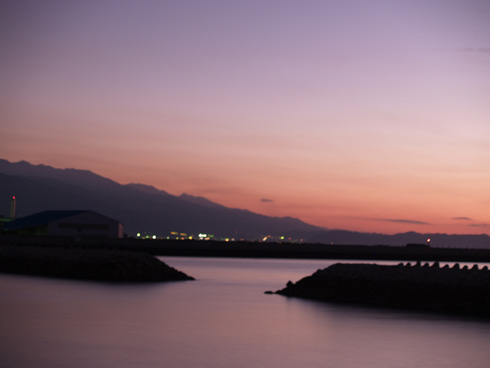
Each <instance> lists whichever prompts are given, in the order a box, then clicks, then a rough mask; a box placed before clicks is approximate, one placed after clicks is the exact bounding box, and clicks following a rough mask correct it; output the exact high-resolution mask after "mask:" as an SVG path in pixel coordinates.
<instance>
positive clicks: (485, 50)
mask: <svg viewBox="0 0 490 368" xmlns="http://www.w3.org/2000/svg"><path fill="white" fill-rule="evenodd" d="M461 51H463V52H473V53H478V54H489V53H490V47H466V48H464V49H461Z"/></svg>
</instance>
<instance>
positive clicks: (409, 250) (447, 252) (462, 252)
mask: <svg viewBox="0 0 490 368" xmlns="http://www.w3.org/2000/svg"><path fill="white" fill-rule="evenodd" d="M2 245H17V246H35V247H68V248H79V249H106V250H107V249H113V250H125V251H132V252H135V251H136V252H144V253H148V254H151V255H154V256H184V257H239V258H290V259H338V260H393V261H438V262H476V263H488V262H490V249H471V244H468V245H467V246H466V247H464V248H442V247H441V248H433V247H404V246H379V245H332V244H306V243H302V244H298V243H259V242H245V241H243V242H242V241H240V242H220V241H199V240H160V239H155V240H153V239H151V240H150V239H147V240H146V239H145V240H143V239H134V238H125V239H84V240H79V241H77V240H75V239H72V238H59V237H36V236H13V235H7V234H0V246H2Z"/></svg>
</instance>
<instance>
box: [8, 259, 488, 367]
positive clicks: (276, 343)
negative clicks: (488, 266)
mask: <svg viewBox="0 0 490 368" xmlns="http://www.w3.org/2000/svg"><path fill="white" fill-rule="evenodd" d="M164 260H165V261H166V262H167V263H169V264H170V265H171V266H174V267H176V268H179V269H181V270H182V271H184V272H186V273H188V274H190V275H192V276H194V277H196V278H197V279H198V281H194V282H182V283H181V282H178V283H168V284H150V285H114V284H99V283H91V282H81V281H68V280H54V279H43V278H35V277H24V276H12V275H0V325H1V326H2V328H1V329H0V349H2V352H1V355H2V358H3V359H2V367H7V368H9V367H21V366H27V367H30V366H32V367H67V366H70V367H74V368H78V367H80V368H81V367H113V366H114V367H120V368H125V367H135V366H142V367H150V368H152V367H163V366H164V367H191V368H192V367H213V368H215V367H218V368H219V367H230V366H233V367H255V366H267V367H281V368H288V367H298V366H322V367H324V366H327V367H329V366H330V367H354V366H362V367H375V366H376V367H380V366H382V367H407V366H415V365H421V366H430V367H436V368H438V367H444V368H451V367H458V368H459V367H461V366H463V365H464V366H466V367H486V366H487V365H488V361H489V359H490V353H489V352H488V349H487V345H488V342H489V341H490V323H488V322H483V321H477V320H471V319H469V320H463V319H458V318H450V317H441V316H435V315H430V314H422V313H403V312H396V311H387V310H381V309H366V308H357V307H346V306H340V305H334V304H328V303H320V302H315V301H306V300H300V299H292V298H286V297H282V296H279V295H265V294H264V293H263V292H264V291H265V290H276V289H279V288H282V287H283V286H284V285H285V283H286V282H287V280H293V281H296V280H298V279H300V278H301V277H303V276H306V275H308V274H311V273H312V272H314V271H315V270H316V269H318V268H324V267H327V266H328V263H329V261H293V260H285V261H283V260H259V261H257V260H244V259H241V260H227V259H199V258H177V257H176V258H166V259H164ZM331 263H335V262H331Z"/></svg>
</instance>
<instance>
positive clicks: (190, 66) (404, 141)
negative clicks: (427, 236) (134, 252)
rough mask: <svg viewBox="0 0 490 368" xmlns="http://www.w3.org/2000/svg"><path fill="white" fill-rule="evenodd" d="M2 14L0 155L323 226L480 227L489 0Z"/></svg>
mask: <svg viewBox="0 0 490 368" xmlns="http://www.w3.org/2000/svg"><path fill="white" fill-rule="evenodd" d="M0 17H1V22H0V28H1V29H0V31H1V32H0V47H1V55H2V57H1V58H0V78H1V79H0V80H1V85H2V88H1V89H0V93H1V95H0V97H1V98H0V117H1V120H0V157H1V158H5V159H8V160H10V161H19V160H27V161H30V162H32V163H36V164H38V163H44V164H48V165H52V166H55V167H62V168H64V167H75V168H80V169H88V170H92V171H94V172H96V173H98V174H100V175H103V176H106V177H109V178H111V179H114V180H116V181H118V182H121V183H129V182H141V183H146V184H151V185H154V186H156V187H157V188H160V189H163V190H166V191H168V192H170V193H172V194H180V193H182V192H186V193H188V194H192V195H201V196H205V197H207V198H209V199H211V200H213V201H216V202H219V203H222V204H224V205H227V206H232V207H239V208H247V209H250V210H253V211H256V212H260V213H264V214H267V215H274V216H286V215H289V216H294V217H299V218H301V219H303V220H305V221H307V222H310V223H313V224H315V225H320V226H326V227H329V228H343V229H349V230H361V231H376V232H388V233H393V232H399V231H408V230H416V231H423V232H429V231H434V232H435V231H438V232H448V233H487V234H488V233H490V212H489V210H488V209H489V208H490V1H487V0H467V1H461V0H445V1H436V0H426V1H419V0H414V1H408V0H407V1H396V0H392V1H388V0H386V1H381V0H378V1H349V0H345V1H302V2H299V1H242V2H238V1H184V0H182V1H116V0H107V1H103V0H102V1H49V0H47V1H22V0H16V1H10V0H3V1H2V2H1V3H0ZM264 199H265V200H264Z"/></svg>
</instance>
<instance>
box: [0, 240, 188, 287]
mask: <svg viewBox="0 0 490 368" xmlns="http://www.w3.org/2000/svg"><path fill="white" fill-rule="evenodd" d="M0 272H2V273H17V274H25V275H38V276H48V277H58V278H69V279H81V280H97V281H106V282H161V281H179V280H194V278H192V277H190V276H188V275H186V274H185V273H183V272H181V271H178V270H176V269H175V268H172V267H170V266H168V265H167V264H165V263H164V262H161V261H160V260H158V259H157V258H155V257H153V256H151V255H149V254H146V253H139V252H126V251H117V250H101V249H96V250H94V249H74V248H50V247H32V246H2V247H0Z"/></svg>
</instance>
